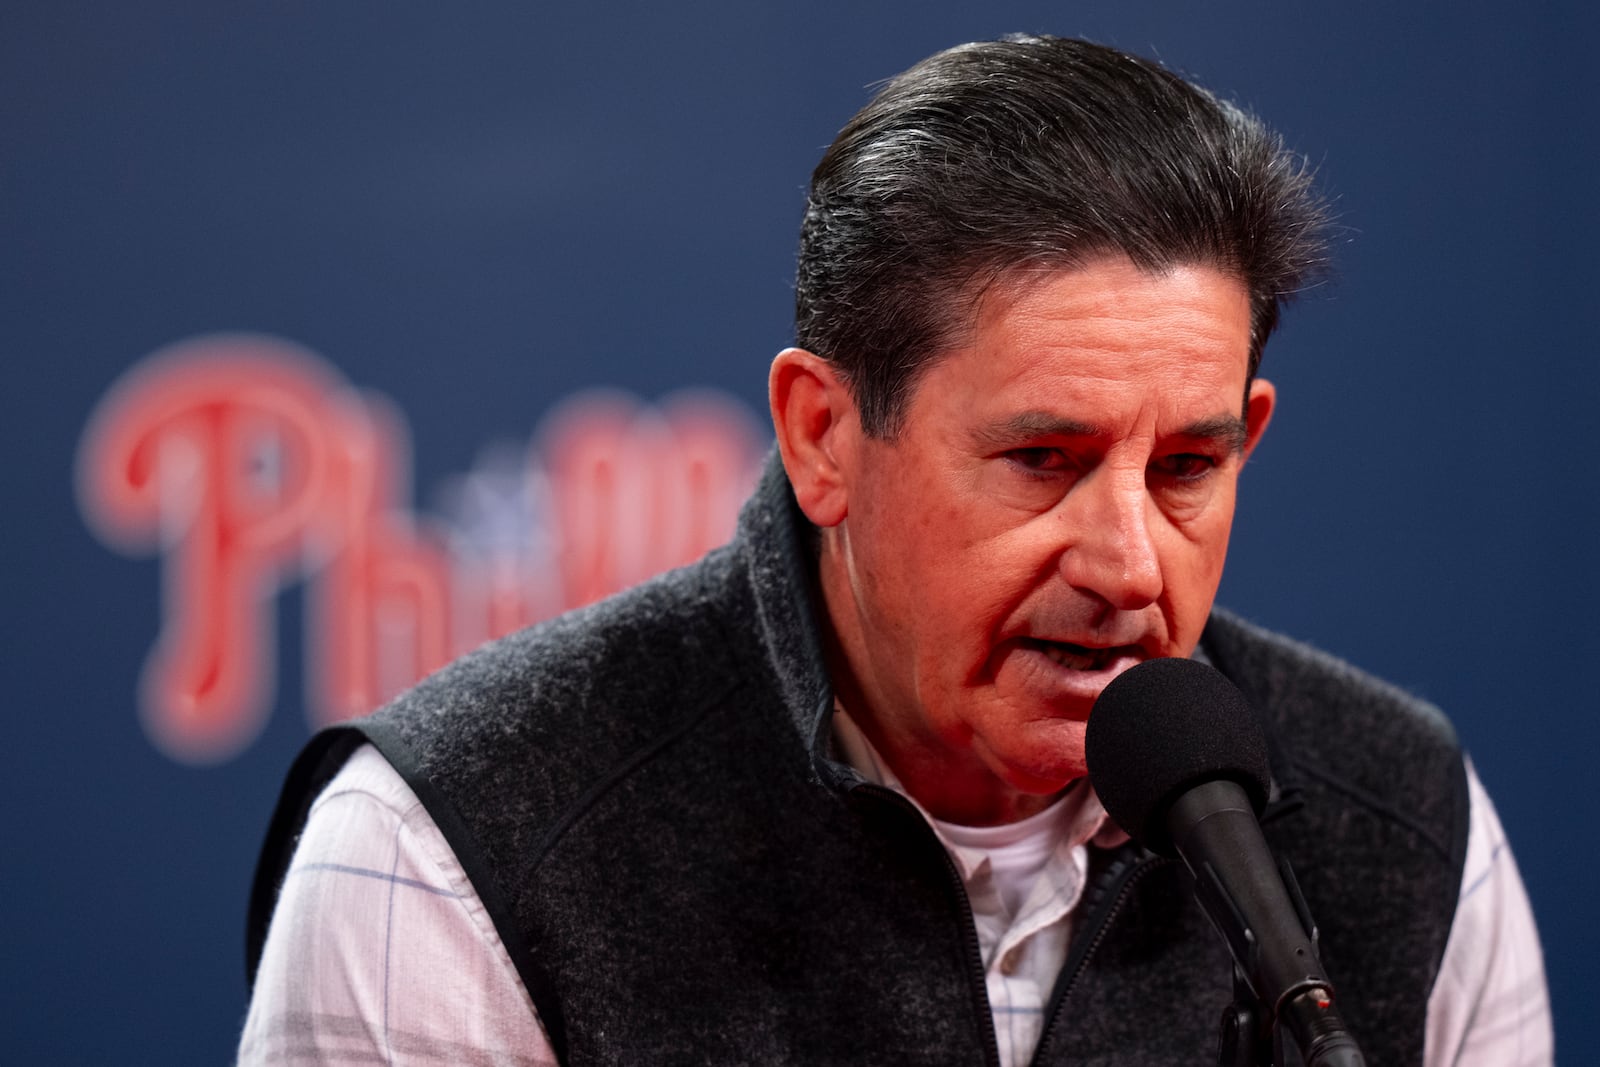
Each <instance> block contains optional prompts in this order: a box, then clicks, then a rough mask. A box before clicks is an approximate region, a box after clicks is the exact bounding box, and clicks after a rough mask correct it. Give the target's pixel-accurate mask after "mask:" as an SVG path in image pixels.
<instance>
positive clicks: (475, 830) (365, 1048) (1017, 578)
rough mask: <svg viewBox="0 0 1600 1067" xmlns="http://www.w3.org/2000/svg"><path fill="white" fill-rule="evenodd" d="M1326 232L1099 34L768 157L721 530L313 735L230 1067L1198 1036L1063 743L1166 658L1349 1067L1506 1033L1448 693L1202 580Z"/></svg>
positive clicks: (265, 889)
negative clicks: (781, 164)
mask: <svg viewBox="0 0 1600 1067" xmlns="http://www.w3.org/2000/svg"><path fill="white" fill-rule="evenodd" d="M1323 228H1324V215H1323V210H1322V207H1321V205H1320V203H1319V202H1318V201H1317V199H1316V198H1315V197H1314V195H1313V194H1312V193H1311V191H1310V182H1309V178H1308V176H1307V175H1306V173H1305V172H1304V170H1303V168H1302V167H1301V166H1300V165H1299V164H1298V163H1297V162H1296V161H1295V160H1294V159H1293V158H1292V157H1290V156H1289V155H1287V154H1286V153H1285V152H1284V151H1283V149H1282V147H1281V144H1280V142H1279V141H1278V140H1277V139H1276V138H1274V137H1273V136H1272V135H1270V134H1269V133H1268V132H1267V131H1266V130H1265V129H1264V128H1263V127H1262V126H1261V125H1260V124H1259V123H1258V122H1256V121H1255V120H1254V119H1252V118H1250V117H1248V116H1245V115H1243V114H1241V113H1240V112H1239V111H1237V110H1236V109H1234V108H1232V107H1230V106H1229V105H1226V104H1223V103H1221V102H1219V101H1217V100H1216V99H1214V98H1213V97H1211V96H1210V95H1209V94H1207V93H1205V92H1203V91H1202V90H1198V89H1196V88H1194V87H1193V86H1190V85H1188V84H1186V83H1185V82H1183V81H1182V80H1180V79H1178V78H1176V77H1175V76H1173V75H1171V74H1169V73H1168V72H1166V71H1164V70H1162V69H1161V68H1159V67H1157V66H1155V65H1154V64H1151V63H1148V62H1145V61H1142V60H1137V59H1134V58H1132V57H1129V56H1126V55H1122V54H1120V53H1118V52H1115V51H1112V50H1110V49H1105V48H1100V47H1097V46H1094V45H1089V44H1085V43H1082V42H1075V41H1065V40H1057V39H1049V38H1018V39H1012V40H1008V41H1004V42H994V43H988V44H979V45H968V46H964V47H961V48H957V49H953V50H951V51H948V52H945V53H941V54H940V55H937V56H934V57H932V58H930V59H929V60H926V61H924V62H923V63H921V64H919V65H918V66H916V67H914V68H913V69H912V70H910V71H908V72H906V73H905V74H904V75H902V76H900V77H899V78H897V79H895V80H894V81H892V82H891V83H889V84H888V86H887V87H886V88H884V90H883V91H882V92H881V93H879V95H878V96H877V97H876V99H874V101H873V102H872V103H871V104H869V105H868V106H867V107H866V108H865V109H864V110H863V111H862V112H861V113H860V114H858V115H857V116H856V117H855V118H854V119H853V120H852V121H851V122H850V124H849V125H848V126H846V128H845V129H844V131H843V132H842V133H841V134H840V135H839V138H838V139H837V140H836V141H835V143H834V145H833V146H832V147H831V148H830V149H829V151H828V153H827V155H826V156H825V157H824V159H823V161H822V163H821V164H820V165H819V167H818V169H817V171H816V173H815V175H814V176H813V182H812V188H811V196H810V202H809V204H808V209H807V213H806V220H805V225H804V230H803V235H802V245H801V253H800V268H799V279H798V286H797V289H798V294H797V340H798V347H796V348H791V349H788V350H786V351H784V352H782V353H781V354H780V355H779V356H778V357H777V359H776V360H775V361H774V362H773V365H772V369H771V375H770V395H771V403H772V415H773V422H774V427H775V429H776V432H777V441H778V450H777V451H778V457H779V461H775V462H774V463H773V464H772V465H771V466H770V467H769V469H768V472H767V474H766V477H765V480H764V481H763V484H762V485H761V487H760V488H759V489H758V490H757V493H756V495H755V497H754V498H753V499H752V501H751V503H750V504H749V505H748V506H747V508H746V510H745V512H744V515H743V517H742V518H741V524H740V530H739V533H738V535H737V537H736V538H735V540H734V541H733V542H732V543H731V544H730V545H729V546H727V547H725V548H723V549H720V550H718V551H716V552H714V553H712V554H711V555H709V556H708V557H707V558H706V559H705V560H703V561H702V562H701V563H699V564H696V565H694V566H692V567H689V568H685V569H684V570H682V571H679V572H675V573H674V574H671V575H668V576H666V577H664V578H662V579H658V580H656V581H654V582H651V583H648V584H647V585H645V586H643V587H641V588H639V589H636V590H633V591H631V592H629V593H626V594H623V595H622V596H620V597H618V598H615V599H613V600H611V601H607V602H604V603H602V604H599V605H597V606H595V607H592V608H590V609H587V610H585V611H582V612H579V613H576V614H574V615H570V616H567V617H563V618H561V619H557V620H555V621H554V622H552V623H550V624H547V625H545V626H541V627H538V628H536V629H534V630H532V631H529V632H526V633H523V634H520V635H517V636H515V637H512V638H510V639H508V640H506V641H504V642H501V643H499V644H496V645H493V646H490V647H488V648H486V649H484V650H482V651H480V652H479V653H476V654H475V655H473V656H471V657H468V658H467V659H466V660H463V661H462V662H460V663H458V664H456V665H454V666H453V667H451V668H449V669H447V670H446V671H444V672H442V673H441V674H440V675H437V676H435V677H434V678H432V679H430V680H428V681H427V682H424V683H423V684H422V685H421V686H419V687H418V688H417V689H416V690H414V691H413V692H411V693H410V694H408V695H406V696H405V697H402V698H401V699H400V700H399V701H397V702H396V703H395V704H394V705H393V706H391V707H390V708H388V709H385V710H384V711H383V712H380V713H379V714H377V715H376V716H374V717H372V718H370V719H368V720H365V721H364V722H362V723H360V724H357V725H356V726H354V727H347V728H343V729H338V730H334V731H330V732H327V733H324V734H323V735H320V736H319V737H318V738H317V739H316V740H314V741H313V743H312V744H311V746H310V747H309V748H308V750H307V752H306V753H305V754H304V755H303V756H302V758H301V760H300V761H299V762H298V763H297V764H296V767H295V769H294V771H293V772H292V773H291V777H290V781H289V784H288V786H287V787H286V789H285V795H284V801H283V803H282V805H281V807H280V810H279V812H278V815H277V816H276V818H275V820H274V825H273V829H272V831H271V834H270V837H269V841H268V845H267V848H266V850H265V853H264V856H263V863H262V868H261V871H260V873H259V875H258V884H257V888H256V895H255V898H254V901H253V905H252V913H253V914H252V952H251V954H252V967H253V968H254V969H255V978H254V981H255V986H254V1000H253V1003H252V1009H251V1015H250V1019H249V1021H248V1023H247V1025H246V1030H245V1034H244V1038H243V1042H242V1045H241V1059H242V1060H244V1061H247V1062H261V1061H265V1060H268V1059H289V1060H291V1061H327V1062H342V1061H345V1060H352V1061H353V1060H356V1059H375V1058H383V1059H385V1060H386V1061H394V1062H519V1063H520V1062H530V1063H545V1062H551V1061H559V1062H563V1063H572V1064H581V1063H627V1064H634V1063H679V1062H694V1063H702V1062H716V1063H761V1064H776V1063H807V1064H847V1063H873V1064H880V1063H920V1064H943V1063H976V1062H989V1063H1002V1064H1024V1063H1029V1062H1033V1063H1073V1064H1090V1063H1116V1064H1179V1063H1181V1064H1193V1063H1203V1062H1207V1061H1208V1060H1209V1059H1210V1058H1212V1057H1214V1055H1215V1053H1214V1051H1213V1049H1214V1047H1215V1038H1216V1034H1215V1029H1216V1019H1217V1016H1218V1013H1219V1009H1220V1008H1221V1007H1223V1006H1224V1005H1225V1004H1226V1003H1227V1002H1228V1000H1229V999H1230V995H1231V966H1230V963H1229V960H1228V957H1227V954H1226V951H1225V949H1224V948H1223V946H1222V944H1221V942H1220V940H1219V939H1218V938H1217V937H1216V936H1215V934H1214V932H1213V931H1212V930H1211V929H1210V928H1209V927H1208V925H1207V921H1206V920H1205V918H1204V917H1203V915H1202V914H1201V913H1200V912H1199V910H1198V908H1197V907H1196V905H1195V904H1194V903H1193V901H1192V898H1191V888H1190V886H1189V884H1188V880H1187V875H1186V874H1185V872H1184V870H1183V868H1182V866H1181V865H1180V864H1177V863H1174V862H1171V861H1165V860H1160V859H1158V858H1156V857H1153V856H1151V855H1150V854H1148V853H1146V852H1144V851H1143V850H1142V849H1140V848H1139V847H1138V846H1137V845H1135V844H1133V843H1131V842H1129V841H1128V840H1127V838H1126V836H1125V835H1124V834H1122V833H1121V832H1120V831H1119V830H1118V829H1117V828H1116V827H1115V826H1113V825H1110V824H1109V823H1108V822H1107V820H1106V819H1105V816H1104V812H1103V810H1102V809H1101V808H1100V806H1099V803H1098V801H1097V800H1096V798H1095V797H1094V795H1093V792H1092V790H1091V789H1090V788H1089V787H1088V785H1087V782H1086V780H1085V777H1084V775H1085V765H1084V755H1083V737H1084V729H1085V723H1086V721H1087V719H1088V717H1089V713H1090V709H1091V707H1092V705H1093V703H1094V700H1095V698H1096V697H1097V696H1098V694H1099V693H1100V691H1101V689H1103V688H1104V686H1105V685H1106V684H1107V683H1108V682H1109V681H1110V680H1111V679H1112V678H1113V677H1115V676H1116V675H1117V674H1119V673H1120V672H1122V671H1124V670H1126V669H1128V668H1129V667H1131V666H1133V665H1135V664H1137V663H1139V662H1141V661H1144V660H1148V659H1152V658H1158V657H1169V656H1194V657H1197V658H1203V659H1206V660H1208V661H1210V662H1211V663H1212V664H1213V665H1215V666H1216V667H1217V668H1218V669H1219V670H1221V671H1223V673H1225V674H1227V675H1228V676H1229V677H1230V678H1232V679H1233V680H1234V682H1235V683H1236V684H1238V685H1239V686H1240V687H1241V688H1242V689H1243V690H1244V691H1245V692H1246V693H1247V694H1248V695H1249V696H1250V698H1251V699H1252V701H1253V702H1254V704H1255V705H1256V707H1257V708H1258V710H1259V712H1260V714H1261V717H1262V719H1263V721H1264V725H1265V727H1266V729H1267V730H1268V732H1269V741H1270V745H1271V747H1272V752H1273V766H1272V773H1273V796H1272V800H1271V803H1270V804H1269V807H1268V810H1267V812H1266V814H1265V816H1264V818H1263V824H1264V828H1265V830H1266V832H1267V835H1268V837H1269V840H1271V841H1272V843H1273V844H1274V846H1275V847H1276V848H1277V849H1278V850H1280V851H1281V852H1282V853H1283V854H1285V855H1287V856H1288V857H1289V858H1290V859H1291V861H1292V862H1293V863H1294V865H1295V867H1296V869H1297V871H1298V872H1299V874H1300V880H1301V882H1302V885H1303V888H1304V891H1305V895H1306V897H1307V898H1308V900H1309V903H1310V905H1311V908H1312V911H1313V913H1314V915H1315V916H1316V917H1317V918H1318V920H1319V921H1320V923H1321V926H1322V951H1323V955H1324V962H1325V963H1326V964H1327V966H1328V968H1329V971H1330V972H1331V974H1332V975H1333V977H1334V978H1335V980H1336V981H1337V982H1338V983H1339V987H1340V997H1341V1003H1342V1005H1343V1008H1344V1013H1345V1016H1346V1020H1347V1021H1348V1023H1349V1024H1350V1026H1351V1028H1352V1030H1353V1031H1354V1032H1355V1033H1356V1035H1357V1036H1358V1038H1359V1039H1360V1041H1361V1042H1362V1045H1363V1047H1364V1049H1365V1050H1366V1052H1367V1055H1368V1058H1369V1062H1372V1063H1382V1064H1402V1063H1419V1062H1427V1063H1477V1064H1489V1063H1493V1064H1496V1065H1498V1067H1503V1065H1505V1064H1510V1063H1540V1062H1548V1060H1549V1056H1550V1051H1549V1046H1550V1039H1549V1024H1548V1009H1547V1007H1546V1004H1545V1001H1544V987H1543V975H1542V970H1541V965H1540V960H1539V954H1538V942H1537V938H1536V935H1535V934H1534V932H1533V927H1532V921H1531V918H1530V916H1529V914H1528V909H1527V904H1526V899H1525V897H1524V896H1523V894H1522V890H1521V886H1520V884H1519V882H1518V879H1517V875H1516V872H1515V868H1514V866H1513V865H1512V863H1511V859H1510V855H1509V853H1508V852H1507V851H1506V850H1505V849H1504V842H1503V838H1502V837H1501V835H1500V833H1499V830H1498V826H1497V824H1496V822H1495V819H1494V815H1493V811H1492V808H1491V807H1490V806H1489V804H1488V800H1487V798H1486V797H1485V795H1484V794H1483V792H1482V790H1481V787H1479V786H1478V785H1477V784H1476V781H1475V779H1473V778H1472V776H1471V774H1470V770H1469V769H1468V768H1466V767H1465V766H1464V763H1463V758H1462V755H1461V753H1460V751H1459V749H1458V747H1457V745H1456V743H1455V740H1454V737H1453V735H1452V733H1451V732H1450V729H1449V727H1448V725H1447V724H1446V723H1445V722H1444V720H1443V719H1442V717H1440V716H1439V715H1438V713H1437V712H1435V711H1433V710H1432V709H1430V708H1428V707H1426V706H1424V705H1421V704H1419V703H1417V702H1415V701H1413V700H1411V699H1410V698H1408V697H1406V696H1404V695H1403V694H1400V693H1398V692H1396V691H1395V690H1393V689H1390V688H1388V687H1386V686H1384V685H1382V684H1381V683H1379V682H1376V681H1375V680H1372V679H1370V678H1367V677H1365V676H1363V675H1360V674H1359V673H1357V672H1356V671H1354V670H1353V669H1351V668H1349V667H1347V666H1344V665H1342V664H1339V663H1337V662H1335V661H1333V660H1331V659H1329V658H1327V657H1324V656H1321V655H1320V654H1318V653H1315V652H1312V651H1310V650H1307V649H1305V648H1303V647H1301V646H1298V645H1294V644H1292V643H1290V642H1287V641H1285V640H1283V639H1281V638H1278V637H1275V636H1272V635H1270V634H1266V633H1264V632H1262V631H1259V630H1256V629H1254V628H1252V627H1250V626H1248V625H1246V624H1244V623H1242V622H1240V621H1238V620H1236V619H1233V618H1232V617H1230V616H1227V615H1225V614H1223V613H1221V612H1218V611H1214V610H1213V608H1212V600H1213V597H1214V595H1215V593H1216V589H1217V584H1218V581H1219V579H1220V577H1221V572H1222V564H1223V558H1224V555H1225V553H1226V548H1227V541H1228V535H1229V531H1230V527H1231V523H1232V517H1233V506H1234V495H1235V491H1236V486H1237V480H1238V476H1239V472H1240V468H1241V466H1242V465H1243V463H1244V461H1245V458H1246V457H1247V456H1248V455H1249V454H1250V453H1251V451H1252V450H1253V449H1254V448H1255V447H1256V445H1257V444H1258V443H1259V441H1260V439H1261V436H1262V433H1263V432H1264V431H1265V429H1266V427H1267V424H1268V422H1269V420H1270V417H1271V414H1272V409H1273V403H1274V391H1273V388H1272V386H1271V385H1270V384H1269V383H1268V382H1267V381H1266V380H1264V379H1262V378H1260V377H1259V376H1258V375H1257V373H1256V370H1257V366H1258V363H1259V359H1260V355H1261V351H1262V347H1263V345H1264V344H1265V342H1266V340H1267V337H1268V335H1269V334H1270V333H1271V331H1272V329H1273V326H1274V325H1275V322H1276V319H1277V315H1278V311H1279V308H1280V307H1281V305H1282V304H1283V302H1284V301H1285V300H1286V299H1287V298H1288V296H1289V295H1290V294H1292V293H1293V292H1295V291H1296V290H1297V289H1298V288H1300V287H1301V286H1303V285H1304V284H1305V282H1306V279H1307V278H1308V277H1309V276H1310V275H1311V274H1312V273H1313V272H1314V271H1315V269H1316V268H1317V267H1318V265H1319V262H1320V256H1321V245H1320V243H1319V240H1320V233H1321V231H1322V229H1323ZM1469 824H1470V825H1469ZM1463 872H1465V874H1464V873H1463ZM269 916H270V919H271V921H270V927H269V924H268V919H269ZM257 961H259V962H257Z"/></svg>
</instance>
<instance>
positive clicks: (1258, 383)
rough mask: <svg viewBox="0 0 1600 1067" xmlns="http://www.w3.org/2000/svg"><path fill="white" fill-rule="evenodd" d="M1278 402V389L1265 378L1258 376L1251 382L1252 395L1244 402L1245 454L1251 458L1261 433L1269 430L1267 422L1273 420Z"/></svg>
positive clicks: (1259, 441)
mask: <svg viewBox="0 0 1600 1067" xmlns="http://www.w3.org/2000/svg"><path fill="white" fill-rule="evenodd" d="M1277 403H1278V390H1277V389H1276V388H1275V387H1274V386H1273V384H1272V383H1271V382H1269V381H1267V380H1266V379H1265V378H1257V379H1255V380H1254V381H1252V382H1251V383H1250V395H1249V397H1248V398H1247V399H1246V400H1245V403H1244V455H1245V458H1246V459H1249V458H1250V453H1252V452H1254V451H1255V450H1256V445H1258V444H1260V443H1261V435H1262V434H1264V433H1266V432H1267V423H1269V422H1271V421H1272V409H1273V407H1275V406H1276V405H1277Z"/></svg>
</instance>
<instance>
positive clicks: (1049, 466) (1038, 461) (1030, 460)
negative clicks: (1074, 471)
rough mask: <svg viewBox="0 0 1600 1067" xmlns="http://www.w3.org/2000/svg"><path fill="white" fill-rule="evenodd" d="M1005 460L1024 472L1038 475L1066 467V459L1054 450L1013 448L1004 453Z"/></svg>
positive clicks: (1058, 451) (1058, 450)
mask: <svg viewBox="0 0 1600 1067" xmlns="http://www.w3.org/2000/svg"><path fill="white" fill-rule="evenodd" d="M1006 459H1008V460H1010V461H1011V462H1012V463H1015V464H1016V465H1017V466H1019V467H1021V468H1023V469H1024V470H1027V471H1034V472H1040V473H1044V472H1048V471H1058V470H1062V469H1064V468H1065V467H1066V465H1067V460H1066V457H1065V456H1063V455H1062V454H1061V450H1060V449H1056V448H1013V449H1012V450H1011V451H1009V452H1007V453H1006Z"/></svg>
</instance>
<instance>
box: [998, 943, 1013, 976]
mask: <svg viewBox="0 0 1600 1067" xmlns="http://www.w3.org/2000/svg"><path fill="white" fill-rule="evenodd" d="M1000 973H1001V974H1003V975H1005V976H1006V977H1007V978H1010V977H1011V976H1012V975H1014V974H1016V973H1017V953H1016V950H1014V949H1013V950H1012V951H1010V952H1007V953H1006V954H1005V955H1004V956H1001V957H1000Z"/></svg>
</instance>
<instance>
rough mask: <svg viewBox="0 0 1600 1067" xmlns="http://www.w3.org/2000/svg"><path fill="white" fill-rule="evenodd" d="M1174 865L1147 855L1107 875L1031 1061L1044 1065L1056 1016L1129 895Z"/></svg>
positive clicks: (1057, 990) (1052, 997) (1051, 1004)
mask: <svg viewBox="0 0 1600 1067" xmlns="http://www.w3.org/2000/svg"><path fill="white" fill-rule="evenodd" d="M1172 862H1174V861H1173V860H1168V859H1163V858H1161V857H1160V856H1155V855H1151V854H1150V853H1145V854H1144V855H1143V856H1141V857H1139V858H1138V859H1134V860H1129V861H1125V862H1124V863H1121V864H1117V865H1115V866H1113V867H1112V869H1111V870H1110V871H1109V872H1107V877H1108V878H1109V884H1108V890H1109V891H1108V893H1107V894H1106V895H1105V896H1104V897H1102V903H1101V904H1100V906H1099V907H1097V908H1096V909H1095V911H1094V913H1093V914H1092V915H1090V916H1089V917H1088V918H1089V920H1090V923H1091V925H1090V927H1089V929H1090V930H1091V931H1092V932H1091V933H1090V934H1089V938H1088V940H1087V941H1079V942H1078V943H1079V945H1080V946H1081V947H1080V948H1079V949H1078V950H1077V951H1076V952H1075V953H1073V956H1072V957H1071V958H1069V959H1068V960H1067V962H1066V965H1065V966H1064V967H1063V968H1062V975H1063V977H1062V979H1061V980H1058V981H1057V982H1056V988H1055V992H1054V993H1053V994H1052V995H1051V997H1050V1006H1049V1009H1048V1011H1047V1012H1046V1013H1045V1018H1044V1029H1043V1030H1041V1031H1040V1032H1039V1041H1038V1044H1036V1045H1034V1048H1033V1059H1032V1061H1031V1062H1033V1063H1039V1062H1041V1057H1042V1056H1043V1055H1044V1053H1045V1051H1046V1049H1047V1048H1048V1046H1049V1043H1050V1039H1051V1037H1052V1036H1053V1035H1054V1032H1055V1028H1056V1017H1057V1016H1058V1015H1059V1014H1060V1013H1061V1005H1062V1004H1064V1003H1065V1002H1066V999H1067V997H1068V996H1069V995H1071V993H1072V988H1073V986H1075V985H1077V983H1078V979H1079V978H1081V977H1082V976H1083V973H1084V971H1086V970H1088V969H1089V960H1090V959H1091V958H1092V957H1093V956H1094V953H1095V949H1097V948H1099V947H1100V944H1101V942H1103V941H1104V940H1105V939H1106V934H1107V933H1108V932H1109V931H1110V929H1111V923H1112V921H1113V920H1114V919H1116V917H1117V915H1118V913H1120V912H1121V911H1122V907H1123V905H1124V904H1125V903H1127V900H1128V894H1129V892H1130V891H1131V890H1132V889H1133V886H1134V885H1135V884H1136V883H1137V882H1138V881H1139V879H1141V878H1143V877H1144V876H1145V875H1146V874H1148V873H1149V872H1151V871H1153V870H1155V869H1157V868H1158V867H1164V866H1166V865H1167V864H1168V863H1172Z"/></svg>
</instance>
